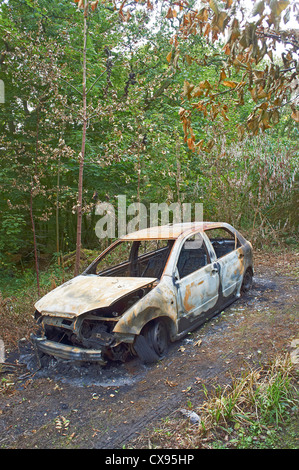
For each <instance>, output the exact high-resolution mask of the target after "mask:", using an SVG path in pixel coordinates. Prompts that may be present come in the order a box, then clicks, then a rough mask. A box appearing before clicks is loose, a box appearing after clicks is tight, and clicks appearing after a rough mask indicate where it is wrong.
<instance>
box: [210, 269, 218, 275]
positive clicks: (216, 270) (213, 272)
mask: <svg viewBox="0 0 299 470" xmlns="http://www.w3.org/2000/svg"><path fill="white" fill-rule="evenodd" d="M211 272H212V274H215V273H218V272H219V271H218V269H217V268H212V270H211Z"/></svg>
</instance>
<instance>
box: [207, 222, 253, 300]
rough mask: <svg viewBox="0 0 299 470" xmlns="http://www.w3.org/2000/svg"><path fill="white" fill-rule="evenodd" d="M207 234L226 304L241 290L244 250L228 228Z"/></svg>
mask: <svg viewBox="0 0 299 470" xmlns="http://www.w3.org/2000/svg"><path fill="white" fill-rule="evenodd" d="M205 234H206V235H207V236H208V238H209V240H210V242H211V245H212V247H213V249H214V252H215V255H216V259H217V265H218V266H219V276H220V284H221V292H222V296H223V303H224V304H226V303H227V302H229V300H230V299H232V298H234V297H236V294H237V293H238V292H239V290H240V285H241V283H242V274H243V258H244V253H243V248H242V246H241V243H240V241H239V240H238V238H237V234H235V233H233V232H231V231H230V230H228V229H227V228H217V229H211V230H206V231H205Z"/></svg>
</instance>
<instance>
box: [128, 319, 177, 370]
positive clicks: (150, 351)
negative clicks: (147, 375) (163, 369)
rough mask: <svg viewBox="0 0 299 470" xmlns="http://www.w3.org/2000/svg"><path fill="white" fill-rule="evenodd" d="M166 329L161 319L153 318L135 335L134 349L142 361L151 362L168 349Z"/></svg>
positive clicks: (160, 356)
mask: <svg viewBox="0 0 299 470" xmlns="http://www.w3.org/2000/svg"><path fill="white" fill-rule="evenodd" d="M168 343H169V340H168V331H167V326H166V324H165V322H163V320H160V319H158V320H153V321H152V322H150V323H149V324H148V325H146V326H145V327H144V330H143V331H142V332H141V334H140V335H138V336H137V338H136V340H135V343H134V349H135V351H136V352H137V354H138V356H139V358H140V359H141V360H142V362H145V363H152V362H156V361H158V360H159V359H161V358H162V357H163V356H165V354H166V353H167V350H168Z"/></svg>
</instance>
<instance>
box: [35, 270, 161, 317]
mask: <svg viewBox="0 0 299 470" xmlns="http://www.w3.org/2000/svg"><path fill="white" fill-rule="evenodd" d="M154 281H156V279H155V278H149V277H147V278H146V277H142V278H138V277H102V276H97V275H93V274H88V275H80V276H77V277H75V278H74V279H71V280H70V281H68V282H65V283H64V284H62V285H61V286H59V287H57V288H56V289H54V290H52V291H51V292H49V293H48V294H46V295H45V296H44V297H42V298H41V299H40V300H38V301H37V302H36V304H35V308H36V310H38V312H40V313H42V314H44V315H47V314H49V315H53V316H60V317H61V316H65V317H76V316H78V315H81V314H82V313H84V312H89V311H90V310H94V309H97V308H103V307H109V305H111V304H113V303H114V302H116V301H117V300H119V299H120V298H121V297H123V296H125V295H126V294H129V293H130V292H133V291H135V290H137V289H140V288H141V287H145V286H147V285H148V284H151V283H152V282H154Z"/></svg>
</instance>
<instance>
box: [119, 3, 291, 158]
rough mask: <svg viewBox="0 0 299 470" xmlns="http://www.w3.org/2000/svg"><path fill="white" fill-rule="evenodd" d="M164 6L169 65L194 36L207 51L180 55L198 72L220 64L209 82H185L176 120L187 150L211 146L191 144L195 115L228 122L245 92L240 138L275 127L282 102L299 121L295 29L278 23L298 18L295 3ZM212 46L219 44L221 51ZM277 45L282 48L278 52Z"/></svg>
mask: <svg viewBox="0 0 299 470" xmlns="http://www.w3.org/2000/svg"><path fill="white" fill-rule="evenodd" d="M136 1H137V0H136ZM168 4H169V8H168V11H167V14H166V17H167V18H168V19H169V21H171V22H172V24H173V27H174V28H175V31H174V34H173V39H172V50H171V51H170V52H169V54H168V55H167V60H168V61H169V63H170V66H171V65H172V64H173V63H177V62H178V60H179V57H180V56H181V50H182V48H183V47H182V46H183V44H184V42H185V41H186V40H187V39H188V38H189V39H190V38H192V37H196V36H198V35H200V36H201V37H202V38H204V39H205V40H206V41H207V44H209V46H210V52H209V53H208V54H206V55H205V56H203V57H197V56H193V55H192V54H185V59H186V61H187V62H188V64H192V63H196V64H197V65H198V69H199V70H202V68H203V67H206V66H207V65H208V66H211V65H212V64H215V63H216V62H218V63H221V65H222V66H221V68H220V71H219V75H218V78H217V79H216V80H214V81H211V80H201V81H200V82H196V81H193V82H189V81H188V80H185V83H184V88H183V100H182V106H181V110H180V118H181V121H182V124H183V128H184V133H185V141H186V142H187V143H188V146H189V148H190V149H192V150H195V149H197V150H200V149H205V150H210V149H211V148H212V146H213V144H214V142H213V141H210V142H208V144H207V145H206V144H205V142H204V140H201V141H199V142H197V143H196V135H195V133H194V131H193V126H192V122H194V115H198V114H203V115H204V116H205V117H208V118H209V119H210V120H212V121H214V120H215V119H216V118H217V119H219V118H220V119H222V120H229V117H228V111H229V109H230V107H231V106H232V105H233V106H234V107H238V106H243V105H244V103H245V102H247V101H248V100H247V99H246V97H245V95H249V96H250V99H251V102H252V106H251V111H250V113H249V115H248V116H247V121H246V124H245V125H243V124H240V125H239V126H238V131H239V138H242V137H243V135H244V132H245V130H248V131H250V132H251V133H252V134H253V135H257V134H258V132H259V131H260V130H261V131H264V130H266V129H269V128H270V127H272V126H275V125H276V124H277V123H278V122H279V119H280V115H281V113H282V112H283V108H284V107H285V106H287V105H288V106H289V107H290V113H291V117H292V119H294V120H295V121H296V122H299V110H298V107H296V103H298V89H299V83H298V71H299V63H298V49H299V32H298V29H297V30H296V29H293V28H291V27H289V28H288V29H286V28H283V27H282V26H283V25H282V23H283V24H285V25H289V20H290V18H291V17H293V18H295V19H296V20H297V22H298V19H299V5H298V3H297V2H296V1H293V2H291V1H289V0H258V1H254V2H253V3H252V9H251V11H248V3H246V2H245V3H244V2H242V1H241V0H236V1H234V2H233V0H226V2H220V1H219V2H217V1H216V0H204V1H203V2H202V4H201V6H200V7H197V4H195V2H186V1H185V0H181V1H178V2H168ZM195 5H196V6H195ZM129 8H130V7H129V6H127V7H126V8H125V6H124V2H123V3H122V6H121V11H122V13H123V12H124V11H125V10H126V14H127V15H128V11H129ZM147 8H151V7H150V6H149V4H147ZM215 44H218V46H220V45H221V44H222V51H221V52H220V51H219V47H217V48H214V45H215ZM277 45H278V46H281V47H280V51H279V52H278V53H276V46H277Z"/></svg>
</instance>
